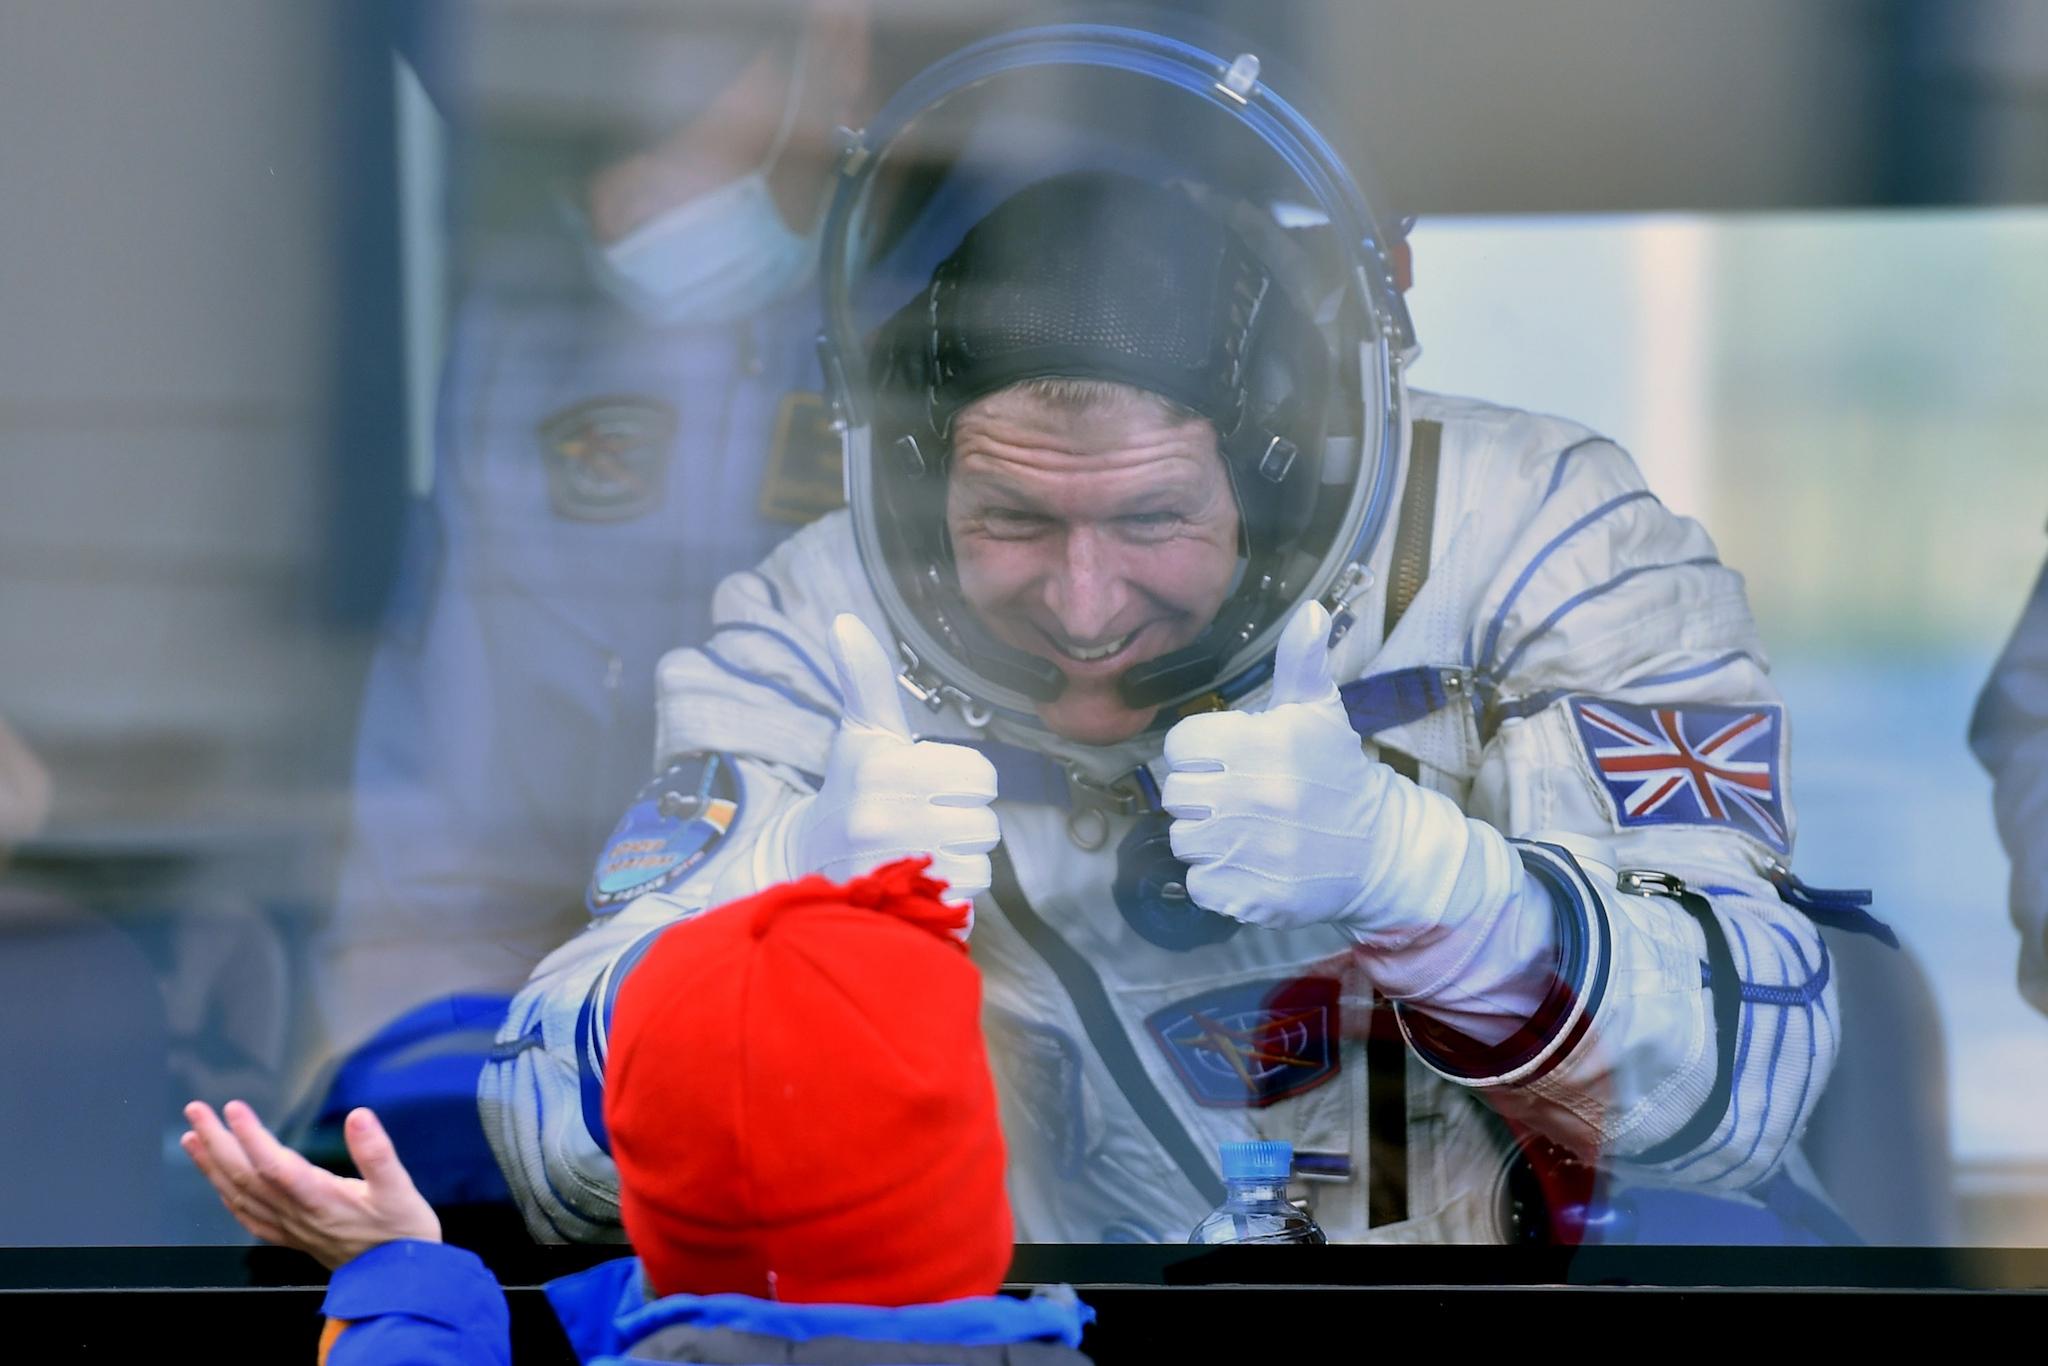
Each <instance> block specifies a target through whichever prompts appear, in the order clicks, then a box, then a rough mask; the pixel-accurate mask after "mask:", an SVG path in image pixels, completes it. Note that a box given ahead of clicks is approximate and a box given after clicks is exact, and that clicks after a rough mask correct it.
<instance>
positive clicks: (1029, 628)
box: [946, 385, 1238, 745]
mask: <svg viewBox="0 0 2048 1366" xmlns="http://www.w3.org/2000/svg"><path fill="white" fill-rule="evenodd" d="M1085 387H1087V388H1092V389H1095V390H1097V391H1105V390H1106V392H1098V393H1097V394H1096V395H1095V396H1094V398H1093V400H1092V401H1082V402H1073V401H1066V400H1065V399H1063V398H1061V397H1059V396H1054V397H1048V396H1047V395H1046V394H1045V393H1044V392H1041V391H1037V390H1035V389H1034V387H1033V386H1030V385H1025V386H1019V387H1016V388H1011V389H1006V390H1003V391H1001V392H999V393H996V394H991V395H989V396H988V397H986V398H983V399H979V400H977V401H976V402H974V403H971V404H969V405H968V406H967V407H965V408H963V409H961V411H960V413H959V415H958V417H956V418H955V419H954V423H953V459H952V465H951V473H950V476H949V479H948V482H947V486H946V526H947V530H948V531H949V532H950V533H951V534H952V538H953V551H954V557H955V561H956V564H957V566H958V570H959V576H960V591H961V593H962V595H963V596H964V597H965V598H966V600H967V604H968V606H969V607H971V608H972V609H973V610H974V613H975V615H976V616H977V617H979V618H980V619H981V623H982V625H983V626H985V627H986V628H987V629H988V630H989V632H990V633H991V634H992V635H994V636H995V637H996V638H997V639H998V640H1000V641H1002V642H1003V643H1004V644H1006V645H1011V646H1014V647H1016V648H1017V649H1020V650H1023V651H1026V652H1027V653H1030V654H1034V655H1037V656H1038V657H1039V658H1041V659H1047V660H1051V661H1052V662H1053V663H1054V664H1056V665H1058V666H1059V670H1060V672H1061V673H1062V674H1063V675H1065V677H1066V687H1065V689H1064V690H1063V691H1062V692H1061V693H1060V695H1059V696H1058V697H1056V698H1054V699H1053V700H1052V701H1050V702H1042V703H1040V704H1039V706H1038V715H1039V718H1040V719H1041V720H1043V721H1044V722H1045V724H1046V725H1047V726H1048V727H1049V728H1051V730H1052V731H1053V733H1054V734H1056V735H1061V736H1065V737H1066V738H1068V739H1070V740H1079V741H1082V742H1083V743H1086V744H1096V745H1105V744H1114V743H1115V742H1117V741H1119V740H1125V739H1129V738H1130V737H1131V736H1133V735H1135V734H1137V733H1138V732H1139V731H1141V730H1143V729H1144V728H1145V726H1146V725H1147V724H1148V723H1150V721H1151V720H1152V716H1153V713H1154V712H1155V711H1157V710H1158V709H1157V708H1156V707H1148V708H1133V707H1130V706H1127V705H1125V703H1124V701H1123V699H1122V697H1121V696H1119V695H1118V693H1117V686H1116V684H1117V680H1118V679H1119V678H1120V677H1122V675H1123V673H1124V671H1125V670H1127V669H1129V668H1130V667H1131V666H1132V665H1134V664H1139V663H1142V662H1144V661H1145V660H1148V659H1155V658H1157V657H1159V656H1160V655H1164V654H1169V653H1171V652H1173V651H1174V650H1178V649H1180V648H1181V647H1182V646H1185V645H1187V644H1189V643H1190V642H1192V641H1193V640H1194V638H1195V637H1196V636H1198V635H1200V634H1201V632H1202V629H1203V628H1204V627H1206V626H1207V625H1208V624H1209V622H1210V621H1211V620H1212V619H1213V618H1214V617H1215V615H1216V611H1217V609H1218V608H1219V607H1221V606H1222V605H1223V600H1224V598H1225V597H1227V596H1228V594H1229V591H1230V585H1231V580H1232V578H1233V576H1234V575H1235V573H1236V569H1237V545H1238V514H1237V501H1236V499H1235V498H1234V497H1233V496H1232V494H1231V490H1230V478H1229V475H1228V473H1227V472H1226V471H1225V469H1224V467H1223V457H1222V456H1221V455H1220V454H1219V453H1218V451H1217V449H1216V430H1215V428H1214V427H1212V426H1211V425H1210V424H1209V423H1208V422H1207V421H1206V420H1205V419H1203V418H1199V417H1188V416H1185V415H1183V414H1180V413H1177V412H1174V411H1171V410H1170V409H1169V408H1168V407H1167V406H1166V405H1165V404H1164V402H1163V401H1161V400H1158V399H1155V398H1153V397H1152V396H1151V395H1149V394H1144V393H1141V392H1139V391H1137V390H1132V389H1123V388H1121V387H1120V386H1119V387H1115V388H1111V387H1110V386H1085Z"/></svg>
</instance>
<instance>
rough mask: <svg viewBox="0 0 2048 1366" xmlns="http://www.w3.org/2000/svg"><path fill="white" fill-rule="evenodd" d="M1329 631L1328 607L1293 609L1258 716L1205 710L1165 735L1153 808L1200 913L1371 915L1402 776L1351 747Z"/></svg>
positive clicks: (1264, 917)
mask: <svg viewBox="0 0 2048 1366" xmlns="http://www.w3.org/2000/svg"><path fill="white" fill-rule="evenodd" d="M1329 631H1330V616H1329V613H1327V612H1325V611H1324V610H1323V608H1322V606H1321V605H1320V604H1318V603H1313V602H1310V603H1305V604H1303V605H1302V606H1301V607H1300V608H1299V609H1298V610H1297V611H1296V612H1295V614H1294V616H1293V617H1292V618H1290V619H1289V621H1288V623H1287V626H1286V629H1285V630H1283V631H1282V632H1281V634H1280V644H1279V648H1278V649H1277V650H1276V651H1275V652H1274V656H1273V690H1272V696H1271V698H1270V699H1269V700H1268V701H1267V703H1266V708H1265V710H1264V711H1260V712H1244V711H1220V712H1207V713H1203V714H1201V715H1198V716H1190V717H1188V718H1186V719H1185V720H1183V721H1181V722H1179V723H1178V724H1176V725H1175V726H1174V728H1173V729H1172V730H1170V731H1168V732H1167V734H1166V763H1167V767H1168V770H1169V772H1168V774H1167V777H1166V781H1165V783H1164V784H1162V786H1161V788H1160V798H1161V803H1162V805H1164V807H1165V808H1166V811H1167V814H1168V815H1171V816H1172V817H1173V818H1174V821H1173V826H1172V829H1171V830H1170V832H1169V838H1170V839H1171V840H1172V843H1173V852H1174V856H1175V857H1176V858H1178V859H1180V860H1181V861H1182V862H1184V863H1186V864H1188V865H1189V870H1188V879H1187V889H1188V895H1189V896H1190V897H1191V898H1193V900H1194V902H1195V904H1196V905H1198V906H1201V907H1202V908H1203V909H1205V910H1209V911H1214V912H1216V913H1218V914H1219V915H1227V916H1231V917H1232V918H1234V919H1237V920H1242V921H1245V922H1247V923H1249V924H1253V925H1264V926H1266V927H1268V928H1271V929H1288V928H1292V927H1294V926H1296V925H1304V924H1311V923H1315V922H1320V921H1338V922H1342V923H1345V924H1346V925H1348V926H1349V927H1351V928H1353V929H1355V930H1359V931H1364V930H1369V929H1371V928H1373V927H1374V925H1375V923H1376V916H1375V914H1374V913H1375V911H1376V909H1377V906H1376V904H1375V903H1376V902H1377V901H1378V898H1376V897H1374V896H1373V895H1372V892H1373V889H1374V887H1375V886H1376V885H1377V884H1379V883H1381V882H1384V881H1385V878H1384V877H1383V876H1381V875H1382V874H1383V873H1384V872H1385V870H1386V867H1387V866H1388V864H1389V863H1390V861H1391V860H1393V859H1395V858H1397V857H1398V856H1399V855H1400V853H1401V847H1400V846H1401V840H1400V832H1399V830H1398V829H1392V828H1383V827H1385V826H1387V825H1389V824H1391V822H1389V821H1388V820H1387V819H1385V817H1387V816H1391V815H1392V814H1394V813H1393V812H1391V811H1388V810H1387V807H1388V803H1387V802H1386V801H1385V800H1384V798H1385V796H1386V794H1387V792H1388V789H1389V786H1390V785H1391V784H1400V785H1402V786H1404V787H1405V786H1407V784H1406V783H1405V780H1403V779H1401V778H1400V776H1399V775H1398V774H1396V773H1395V772H1394V771H1393V770H1392V769H1390V768H1388V767H1387V766H1386V765H1385V764H1380V763H1375V762H1374V761H1372V760H1371V759H1368V758H1367V757H1366V756H1365V752H1364V750H1362V749H1361V748H1360V747H1359V743H1358V736H1357V734H1356V733H1355V732H1354V731H1353V730H1352V729H1351V722H1350V720H1349V718H1347V717H1346V715H1345V713H1344V703H1343V701H1342V699H1341V698H1339V696H1338V695H1337V684H1336V680H1334V679H1333V678H1331V676H1330V664H1329V647H1328V645H1327V640H1328V637H1329ZM1394 805H1395V806H1396V807H1397V808H1398V805H1399V803H1395V804H1394Z"/></svg>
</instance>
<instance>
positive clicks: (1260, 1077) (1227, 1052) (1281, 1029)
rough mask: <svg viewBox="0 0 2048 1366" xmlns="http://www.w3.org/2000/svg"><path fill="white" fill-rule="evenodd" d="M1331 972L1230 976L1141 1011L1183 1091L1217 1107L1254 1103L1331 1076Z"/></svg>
mask: <svg viewBox="0 0 2048 1366" xmlns="http://www.w3.org/2000/svg"><path fill="white" fill-rule="evenodd" d="M1339 987H1340V983H1339V982H1338V980H1337V979H1336V978H1334V977H1289V978H1283V979H1281V980H1278V981H1261V982H1236V983H1232V984H1231V985H1229V986H1225V987H1218V988H1216V989H1215V990H1213V991H1205V992H1203V993H1202V994H1201V995H1199V996H1190V997H1188V998H1187V999H1186V1000H1184V1001H1175V1002H1174V1003H1173V1004H1172V1005H1170V1006H1167V1007H1165V1008H1164V1009H1161V1010H1156V1011H1154V1012H1152V1014H1150V1015H1148V1016H1146V1017H1145V1027H1146V1028H1147V1029H1149V1030H1150V1031H1151V1032H1152V1037H1153V1039H1154V1040H1156V1041H1157V1042H1158V1044H1159V1047H1160V1048H1161V1049H1163V1050H1164V1051H1165V1053H1166V1056H1167V1058H1168V1060H1169V1061H1171V1062H1172V1063H1173V1070H1174V1071H1175V1072H1176V1073H1178V1074H1179V1075H1180V1079H1181V1082H1182V1084H1183V1085H1185V1086H1186V1087H1187V1088H1188V1094H1189V1095H1191V1096H1193V1097H1194V1098H1195V1102H1196V1103H1197V1104H1200V1105H1207V1106H1211V1107H1215V1108H1219V1109H1262V1108H1264V1107H1265V1106H1268V1105H1271V1104H1273V1103H1274V1102H1275V1101H1280V1100H1285V1099H1287V1098H1288V1097H1289V1096H1298V1095H1300V1094H1301V1093H1302V1092H1304V1091H1312V1090H1314V1089H1315V1088H1316V1087H1318V1086H1321V1085H1322V1084H1323V1083H1324V1082H1326V1081H1328V1080H1330V1078H1332V1077H1334V1076H1336V1075H1337V1069H1338V1066H1339V1061H1340V1058H1341V1056H1342V1055H1341V1050H1340V1042H1341V1039H1342V1030H1341V1028H1340V1027H1339V1019H1338V1013H1337V1012H1338V992H1339Z"/></svg>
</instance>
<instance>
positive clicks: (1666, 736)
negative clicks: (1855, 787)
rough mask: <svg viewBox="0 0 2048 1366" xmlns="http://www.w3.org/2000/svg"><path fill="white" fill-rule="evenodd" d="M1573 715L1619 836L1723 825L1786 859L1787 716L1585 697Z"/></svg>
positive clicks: (1776, 711)
mask: <svg viewBox="0 0 2048 1366" xmlns="http://www.w3.org/2000/svg"><path fill="white" fill-rule="evenodd" d="M1571 707H1572V720H1573V721H1574V722H1576V723H1577V724H1578V728H1579V740H1580V742H1581V743H1582V744H1584V745H1585V747H1586V759H1587V762H1588V763H1589V765H1590V766H1591V768H1592V770H1593V776H1594V777H1595V778H1597V779H1598V780H1599V782H1600V786H1601V788H1602V790H1604V791H1605V792H1606V794H1607V800H1608V803H1609V804H1610V805H1611V806H1612V807H1613V808H1614V821H1615V825H1616V827H1617V828H1627V827H1629V826H1643V825H1721V826H1726V827H1728V828H1729V829H1731V830H1739V831H1741V832H1742V833H1743V834H1745V835H1749V836H1751V837H1753V838H1755V839H1759V840H1762V841H1763V842H1764V843H1765V844H1767V845H1769V846H1770V847H1771V848H1773V849H1775V850H1777V851H1778V852H1779V853H1781V854H1782V853H1786V852H1788V851H1789V849H1790V843H1789V841H1788V840H1787V838H1786V834H1785V789H1784V786H1783V783H1782V774H1783V762H1782V759H1783V755H1784V752H1785V709H1784V708H1783V707H1779V706H1774V705H1771V704H1769V703H1758V704H1756V705H1754V706H1747V707H1713V706H1706V705H1704V704H1701V703H1696V702H1689V703H1686V704H1685V705H1683V706H1649V707H1638V706H1630V705H1628V704H1627V703H1623V702H1608V701H1604V700H1601V699H1597V698H1580V697H1575V698H1573V699H1572V701H1571Z"/></svg>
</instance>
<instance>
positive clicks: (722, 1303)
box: [321, 1239, 1095, 1366]
mask: <svg viewBox="0 0 2048 1366" xmlns="http://www.w3.org/2000/svg"><path fill="white" fill-rule="evenodd" d="M547 1297H548V1303H549V1304H551V1305H552V1306H553V1307H554V1310H555V1315H556V1317H557V1318H559V1319H560V1320H561V1322H562V1328H563V1330H564V1332H565V1333H566V1334H567V1335H568V1338H569V1343H570V1345H571V1346H572V1347H574V1348H575V1351H576V1355H577V1358H578V1359H579V1360H581V1361H583V1362H585V1363H586V1366H625V1363H628V1362H688V1361H693V1360H698V1359H701V1358H700V1353H701V1354H703V1355H712V1354H714V1353H716V1354H717V1357H716V1359H719V1360H733V1359H735V1358H734V1357H733V1356H732V1355H731V1349H732V1348H733V1347H734V1346H736V1345H741V1344H744V1343H745V1342H746V1340H747V1339H748V1338H758V1339H767V1340H771V1341H770V1342H768V1343H766V1344H765V1345H767V1346H769V1347H772V1348H775V1349H777V1355H776V1357H775V1359H777V1360H780V1359H783V1357H782V1351H785V1350H786V1344H790V1343H803V1344H807V1346H808V1348H809V1350H808V1351H807V1352H806V1353H805V1355H804V1358H803V1359H805V1360H816V1361H819V1362H846V1363H849V1364H851V1363H857V1362H881V1361H886V1360H892V1359H893V1360H898V1361H900V1360H904V1359H905V1356H904V1355H898V1354H895V1353H892V1352H890V1351H889V1350H888V1349H890V1348H892V1347H901V1346H905V1345H910V1344H916V1345H918V1346H921V1347H924V1348H926V1349H929V1348H931V1347H934V1346H950V1347H957V1348H958V1349H959V1352H958V1355H957V1356H954V1355H952V1354H948V1355H947V1356H946V1357H945V1358H944V1359H945V1360H947V1361H958V1362H959V1363H961V1364H962V1366H980V1364H981V1363H988V1366H996V1363H1001V1362H1005V1361H1009V1360H1011V1359H1012V1357H1011V1354H1010V1352H1009V1350H1008V1349H1010V1348H1012V1347H1017V1346H1020V1345H1024V1344H1031V1345H1032V1346H1033V1348H1034V1350H1033V1352H1032V1353H1031V1354H1030V1356H1029V1359H1030V1360H1031V1361H1033V1362H1044V1363H1047V1366H1051V1364H1052V1363H1055V1362H1059V1361H1062V1360H1065V1361H1071V1362H1074V1363H1085V1362H1086V1360H1087V1358H1085V1357H1083V1356H1082V1355H1081V1354H1080V1352H1079V1351H1078V1350H1077V1349H1078V1347H1079V1345H1080V1342H1081V1330H1082V1328H1083V1327H1085V1326H1086V1325H1087V1324H1088V1323H1089V1322H1091V1321H1092V1320H1093V1319H1094V1317H1095V1311H1094V1310H1093V1309H1090V1308H1089V1307H1088V1306H1087V1305H1084V1304H1082V1303H1081V1302H1080V1301H1079V1300H1077V1299H1075V1298H1074V1296H1073V1292H1072V1291H1070V1290H1065V1289H1064V1288H1062V1289H1061V1290H1057V1291H1053V1292H1050V1293H1041V1294H1039V1295H1036V1296H1034V1297H1032V1298H1031V1299H1028V1300H1017V1299H1011V1298H1009V1297H1007V1296H1003V1295H990V1296H985V1297H979V1298H974V1299H965V1300H948V1301H945V1302H943V1303H940V1304H915V1305H909V1306H906V1307H904V1308H901V1309H881V1308H873V1307H869V1306H866V1305H844V1304H779V1303H776V1302H775V1301H772V1300H761V1299H755V1298H754V1297H752V1296H750V1295H670V1296H668V1297H667V1298H665V1299H649V1298H648V1294H647V1290H646V1286H645V1284H644V1282H643V1281H642V1278H641V1274H640V1262H639V1259H638V1258H635V1257H622V1258H619V1259H618V1260H616V1261H610V1262H606V1263H604V1264H603V1265H601V1266H596V1267H592V1268H591V1269H590V1270H588V1271H582V1272H578V1273H577V1274H575V1275H573V1276H564V1277H562V1278H561V1279H560V1280H557V1281H553V1282H550V1283H549V1285H548V1286H547ZM323 1310H324V1312H325V1313H326V1314H327V1316H328V1318H329V1320H330V1321H336V1322H339V1323H340V1324H341V1325H342V1326H340V1327H338V1328H337V1327H335V1326H334V1323H333V1322H330V1326H329V1329H328V1333H327V1336H326V1337H325V1338H324V1339H323V1340H322V1341H323V1346H322V1351H321V1362H322V1366H391V1363H396V1362H405V1363H408V1366H411V1364H413V1363H417V1364H418V1366H507V1364H508V1363H510V1361H511V1360H512V1346H511V1317H510V1314H509V1311H508V1310H507V1308H506V1305H505V1295H504V1292H503V1291H502V1290H500V1289H499V1288H498V1283H497V1281H496V1280H495V1279H493V1278H492V1276H491V1273H490V1272H489V1271H488V1270H487V1269H486V1268H485V1267H484V1264H483V1262H482V1261H480V1260H479V1259H478V1258H477V1256H476V1254H475V1253H473V1252H468V1251H465V1250H464V1249H462V1248H457V1247H449V1246H448V1245H446V1244H445V1243H423V1242H418V1241H415V1240H412V1239H405V1240H401V1241H399V1242H395V1243H386V1244H384V1245H383V1246H381V1247H376V1248H372V1249H371V1250H370V1251H368V1252H365V1253H364V1254H363V1255H362V1256H360V1257H357V1258H356V1259H355V1260H354V1261H352V1262H349V1263H347V1264H346V1265H344V1266H343V1267H341V1268H340V1269H339V1270H337V1271H336V1272H335V1273H334V1278H333V1280H332V1281H331V1282H330V1284H329V1285H328V1289H327V1300H326V1303H325V1304H324V1305H323ZM721 1348H722V1349H724V1350H723V1352H722V1353H721V1352H720V1349H721ZM693 1349H695V1350H693ZM878 1353H879V1354H878ZM1020 1355H1021V1354H1020ZM764 1359H766V1358H764ZM915 1359H918V1360H928V1359H929V1358H927V1357H925V1356H924V1355H922V1354H918V1355H917V1356H916V1357H915Z"/></svg>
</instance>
